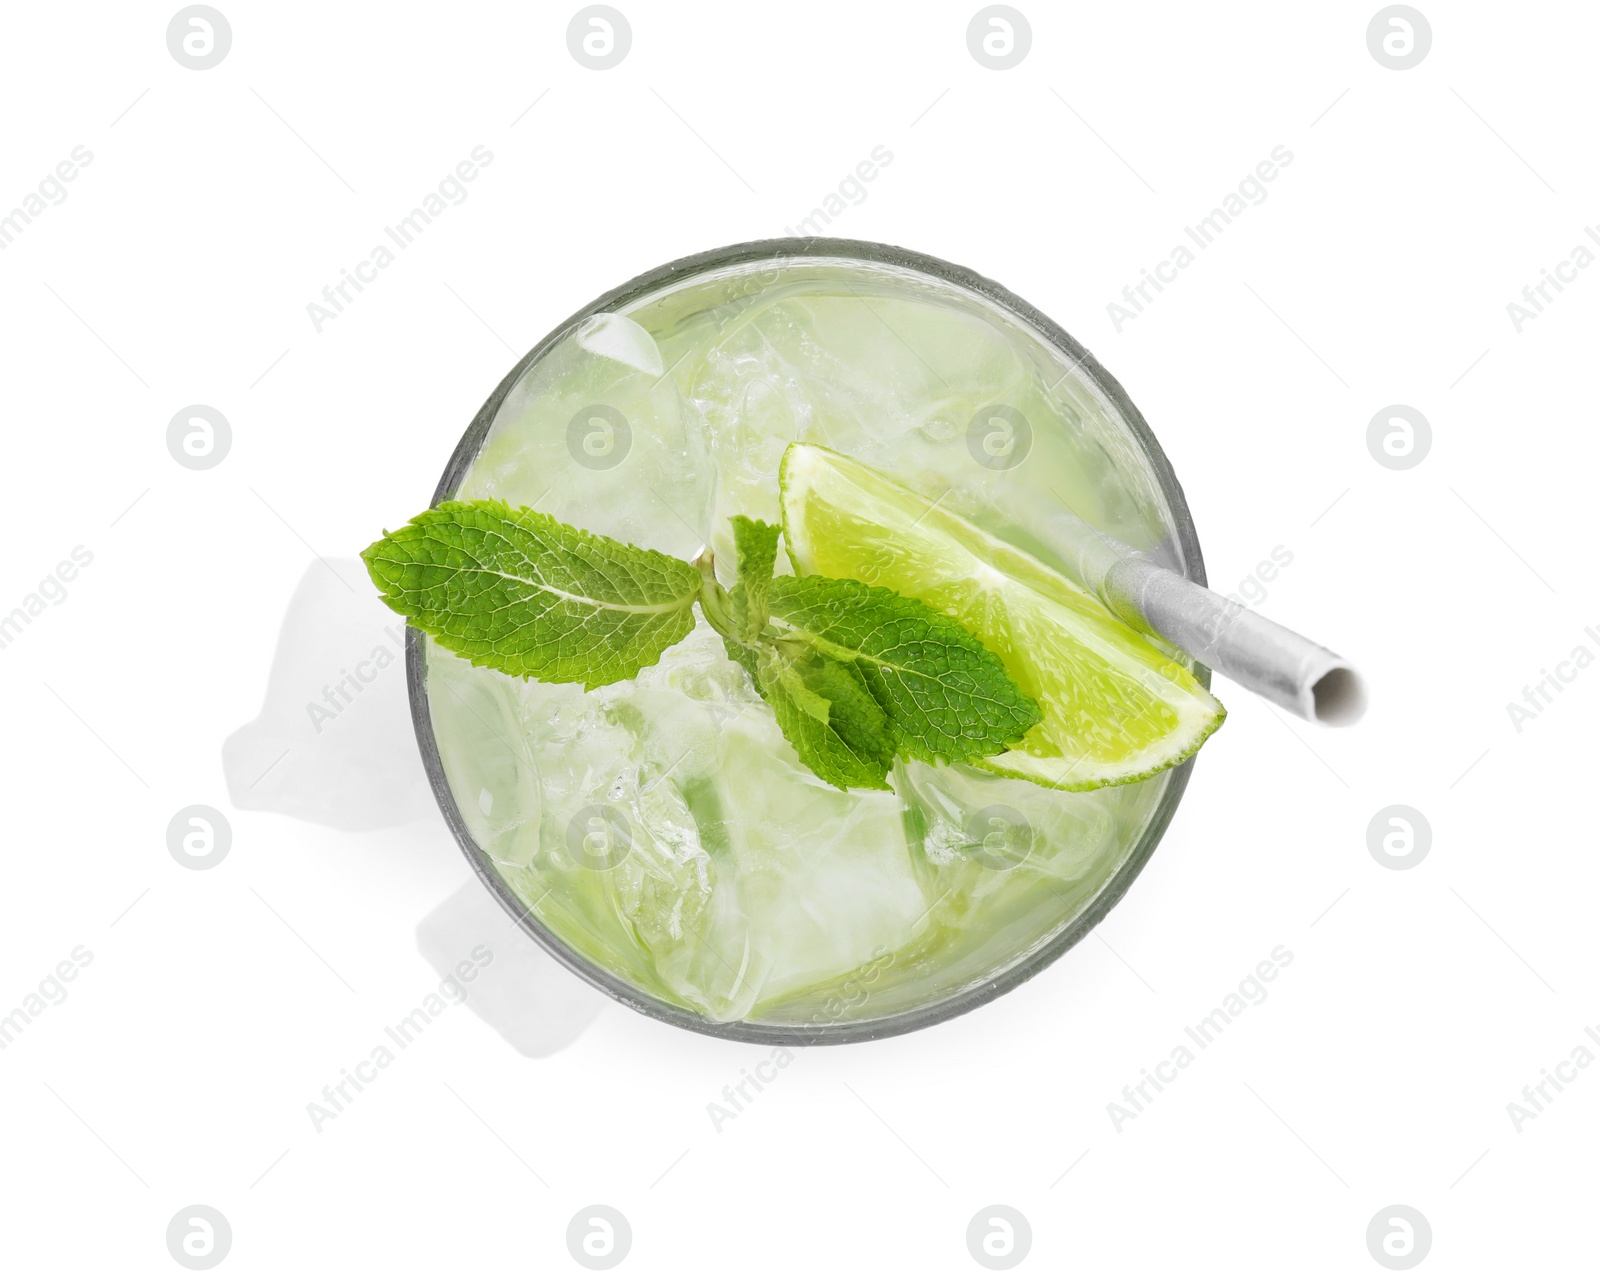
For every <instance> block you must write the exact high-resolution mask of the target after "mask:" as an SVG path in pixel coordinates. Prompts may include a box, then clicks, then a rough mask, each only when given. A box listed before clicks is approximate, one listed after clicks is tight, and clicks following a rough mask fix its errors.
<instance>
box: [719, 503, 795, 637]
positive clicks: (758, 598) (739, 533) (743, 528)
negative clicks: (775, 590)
mask: <svg viewBox="0 0 1600 1276" xmlns="http://www.w3.org/2000/svg"><path fill="white" fill-rule="evenodd" d="M732 521H733V546H734V551H735V553H736V554H737V555H738V568H739V579H738V581H737V582H736V583H735V585H734V587H733V588H732V589H731V590H730V591H729V593H728V597H729V600H730V603H731V606H732V609H733V614H734V618H735V620H736V621H737V622H738V626H739V636H740V637H741V638H743V639H745V640H746V641H747V642H748V641H751V640H753V639H754V638H756V637H757V635H759V634H760V633H761V631H762V630H763V629H765V628H766V625H767V614H768V613H767V594H768V592H769V590H770V589H771V586H772V570H773V567H774V566H775V565H776V563H777V561H778V533H779V532H781V531H782V530H783V529H782V528H781V527H779V526H778V525H777V524H776V523H762V522H759V521H758V520H756V519H753V518H746V517H745V516H744V515H743V514H735V515H734V516H733V520H732Z"/></svg>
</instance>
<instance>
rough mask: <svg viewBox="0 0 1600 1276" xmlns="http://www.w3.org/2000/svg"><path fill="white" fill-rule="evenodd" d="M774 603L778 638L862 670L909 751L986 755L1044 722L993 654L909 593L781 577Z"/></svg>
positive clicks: (942, 756) (903, 750)
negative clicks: (802, 643) (797, 642)
mask: <svg viewBox="0 0 1600 1276" xmlns="http://www.w3.org/2000/svg"><path fill="white" fill-rule="evenodd" d="M770 602H771V608H772V618H773V620H774V621H775V622H777V624H776V629H777V632H778V633H779V634H780V635H784V636H787V637H790V638H794V639H800V640H803V641H805V642H808V643H810V644H811V645H812V646H813V647H815V648H816V649H817V650H818V651H819V652H820V653H822V654H824V655H827V656H831V657H832V658H833V659H834V660H836V661H840V662H844V663H847V664H849V665H851V666H852V667H853V668H854V669H856V670H858V671H859V673H860V675H861V678H862V681H863V682H864V683H865V684H866V686H867V688H868V690H870V691H871V693H872V695H873V697H874V699H876V700H877V702H878V703H879V704H880V705H881V706H882V707H883V709H884V711H885V712H886V713H887V715H888V717H889V723H890V727H891V730H892V731H893V734H894V741H895V748H896V751H897V752H898V753H900V754H902V755H903V756H905V757H910V758H921V759H923V760H924V761H930V762H931V761H940V760H942V761H946V762H969V761H973V760H975V759H977V758H986V757H990V756H992V755H993V754H996V753H1001V752H1003V751H1005V750H1006V749H1008V748H1010V747H1011V746H1013V745H1015V744H1016V743H1017V742H1018V741H1019V740H1021V739H1022V737H1023V735H1024V734H1026V732H1027V731H1028V729H1029V728H1030V727H1032V726H1033V725H1034V724H1035V723H1037V722H1038V721H1039V720H1040V713H1039V706H1038V705H1037V704H1035V703H1034V701H1033V700H1031V699H1030V698H1029V697H1028V696H1027V695H1025V694H1024V693H1023V691H1022V689H1021V688H1020V687H1018V686H1017V684H1016V683H1015V682H1014V681H1012V679H1011V675H1010V674H1008V673H1007V672H1006V670H1005V666H1003V665H1002V664H1001V663H1000V658H999V657H998V656H996V655H995V654H994V653H993V652H991V651H990V650H989V649H988V648H987V647H985V646H984V645H983V644H982V643H981V642H980V641H979V640H978V639H977V638H976V637H975V636H974V635H973V634H972V633H970V632H969V631H968V630H967V629H966V628H965V627H964V626H962V625H961V624H959V623H958V622H956V621H954V620H952V619H951V618H950V617H948V616H944V615H941V614H940V613H939V612H937V611H935V610H934V609H933V608H931V607H929V606H928V605H927V604H926V603H924V602H921V601H919V600H917V599H915V598H906V597H904V596H903V595H901V594H897V593H895V592H894V591H893V590H891V589H883V588H880V587H879V586H876V585H867V584H863V583H862V582H861V581H858V580H834V579H830V578H828V577H824V576H779V577H777V578H776V579H774V580H773V582H772V589H771V596H770Z"/></svg>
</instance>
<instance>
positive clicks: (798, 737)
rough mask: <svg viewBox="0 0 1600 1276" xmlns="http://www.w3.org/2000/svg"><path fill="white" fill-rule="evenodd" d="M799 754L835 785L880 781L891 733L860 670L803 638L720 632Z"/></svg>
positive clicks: (890, 751) (889, 756)
mask: <svg viewBox="0 0 1600 1276" xmlns="http://www.w3.org/2000/svg"><path fill="white" fill-rule="evenodd" d="M725 641H726V643H727V647H728V654H729V655H731V656H732V657H733V658H734V659H735V660H737V661H738V662H739V663H740V664H742V665H743V666H744V667H745V668H746V669H747V670H748V671H749V673H750V679H751V681H752V682H754V683H755V686H756V690H757V691H759V692H760V693H761V698H762V699H763V700H765V701H766V702H767V703H768V704H769V705H771V706H772V712H773V716H774V717H776V718H777V720H778V727H779V729H780V730H782V732H783V734H784V738H785V739H787V740H788V741H789V743H790V744H792V745H793V746H794V751H795V752H796V753H797V754H799V756H800V761H801V762H803V763H805V765H806V766H808V767H810V768H811V769H812V770H813V771H815V772H816V773H817V775H818V776H819V777H820V778H821V779H823V780H825V781H827V782H828V783H829V784H831V785H833V786H834V787H835V788H839V789H852V788H854V789H887V788H889V787H890V786H889V781H888V778H887V777H888V774H889V766H890V764H891V763H892V762H893V761H894V749H895V742H894V734H893V732H892V731H891V730H890V729H889V719H888V716H887V715H886V714H885V713H884V711H883V708H882V706H880V705H879V704H878V702H877V701H876V700H875V699H874V698H873V696H872V694H871V692H869V691H868V690H867V686H866V683H865V681H864V680H863V679H862V677H861V674H860V672H859V671H858V670H857V669H855V668H854V667H853V666H851V665H848V664H844V663H841V662H840V661H837V660H833V659H831V658H830V657H828V656H825V655H823V654H822V653H821V652H820V651H817V650H816V649H815V648H813V647H811V646H809V645H808V644H806V643H780V644H771V643H765V642H764V643H760V644H757V645H751V644H746V643H743V642H738V641H736V640H728V639H725Z"/></svg>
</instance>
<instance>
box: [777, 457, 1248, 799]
mask: <svg viewBox="0 0 1600 1276" xmlns="http://www.w3.org/2000/svg"><path fill="white" fill-rule="evenodd" d="M779 473H780V485H781V502H782V507H783V527H784V540H785V543H786V544H787V546H788V552H789V556H790V559H791V561H792V562H793V563H794V567H795V570H796V571H798V572H801V573H804V574H817V575H822V576H834V577H848V578H850V579H854V580H861V581H865V582H866V583H868V584H871V585H882V586H885V587H886V588H889V589H893V590H895V591H896V592H898V593H901V594H906V595H908V596H910V597H913V598H920V599H921V600H922V601H923V602H925V603H927V604H929V605H930V606H932V607H936V608H938V609H939V610H940V611H943V612H944V613H946V614H947V615H950V616H953V617H954V618H956V619H957V620H959V621H960V622H961V623H962V624H963V625H965V626H966V627H967V628H968V629H970V630H971V631H972V632H973V633H975V634H976V635H977V636H978V637H979V638H980V639H982V641H983V643H984V645H985V646H987V647H988V648H989V649H990V650H991V651H993V652H994V653H995V654H996V655H997V656H999V657H1000V659H1001V661H1002V662H1003V663H1004V664H1005V667H1006V669H1007V671H1008V672H1009V673H1010V674H1011V676H1012V678H1014V679H1015V680H1016V682H1017V684H1018V685H1019V686H1020V687H1021V688H1022V689H1023V691H1025V692H1027V693H1028V694H1029V695H1030V696H1032V697H1033V698H1034V699H1035V700H1037V701H1038V703H1039V708H1040V710H1041V711H1042V712H1043V714H1044V718H1043V721H1041V722H1040V723H1039V725H1038V726H1036V727H1034V728H1033V729H1032V730H1031V731H1029V732H1028V734H1027V735H1026V736H1025V737H1024V738H1023V740H1022V742H1021V744H1020V745H1018V746H1017V747H1016V748H1013V749H1011V750H1009V751H1008V752H1006V753H1002V754H999V755H997V756H995V757H992V758H987V759H985V760H983V761H981V762H978V763H976V764H975V765H977V766H980V767H982V768H984V769H985V770H989V771H993V772H995V773H996V774H999V775H1004V776H1009V777H1011V778H1014V779H1021V780H1031V781H1033V782H1034V783H1035V784H1042V785H1045V786H1047V787H1049V788H1057V789H1070V790H1084V789H1098V788H1103V787H1104V786H1106V785H1109V784H1128V783H1131V782H1133V781H1135V780H1143V779H1145V778H1147V777H1149V776H1152V775H1154V774H1156V773H1157V772H1159V771H1163V770H1165V769H1166V768H1168V767H1171V766H1175V765H1176V764H1177V763H1179V762H1182V761H1183V760H1184V759H1185V758H1187V757H1189V756H1190V755H1191V754H1192V753H1194V751H1195V750H1196V749H1198V748H1199V747H1200V745H1201V744H1202V743H1203V742H1204V741H1205V739H1206V737H1207V736H1209V735H1210V734H1211V733H1212V732H1213V731H1215V730H1216V729H1217V727H1219V726H1220V725H1221V724H1222V720H1223V718H1224V717H1226V716H1227V714H1226V710H1224V709H1223V707H1222V705H1221V704H1220V703H1219V702H1218V701H1217V700H1216V698H1215V697H1214V696H1212V695H1211V693H1210V692H1209V691H1207V690H1206V689H1205V688H1204V687H1203V686H1201V685H1200V683H1199V682H1198V681H1197V680H1196V679H1195V677H1194V675H1193V674H1192V673H1190V672H1189V670H1188V669H1187V668H1185V667H1184V666H1183V665H1182V664H1179V663H1178V662H1177V661H1175V660H1173V659H1172V658H1171V657H1170V656H1168V655H1167V654H1166V653H1164V652H1162V651H1161V650H1160V649H1158V648H1157V647H1156V646H1155V645H1154V644H1153V643H1151V642H1150V641H1149V639H1147V638H1146V637H1144V635H1142V634H1140V633H1138V632H1137V631H1135V630H1133V629H1131V628H1129V627H1128V626H1127V625H1125V624H1123V623H1122V621H1120V620H1118V619H1117V618H1116V617H1115V616H1114V615H1112V614H1111V612H1109V611H1108V610H1107V609H1106V608H1105V606H1104V605H1103V604H1102V603H1101V602H1100V601H1099V599H1097V598H1095V597H1094V596H1093V595H1091V594H1089V593H1087V592H1086V591H1085V590H1083V589H1082V588H1081V587H1079V586H1078V585H1076V584H1074V583H1073V582H1071V581H1069V580H1067V579H1066V578H1065V577H1063V576H1061V575H1059V574H1058V573H1056V572H1054V571H1052V570H1051V569H1050V568H1048V567H1046V566H1045V565H1044V564H1043V563H1041V562H1040V561H1039V560H1038V559H1036V558H1034V557H1033V556H1031V555H1029V554H1026V553H1024V552H1022V551H1021V550H1019V549H1017V548H1015V547H1014V546H1011V545H1008V544H1006V543H1005V542H1004V541H1001V540H997V539H996V538H995V537H993V536H991V535H989V534H988V533H987V532H985V531H983V530H982V529H981V528H978V527H976V526H975V525H973V524H972V523H970V522H968V521H967V520H966V519H964V518H962V517H961V516H960V515H958V514H954V513H952V512H950V511H949V510H947V509H943V508H941V507H940V505H939V503H938V502H936V501H934V500H932V499H930V498H928V497H926V496H923V495H921V494H920V493H918V492H915V491H913V490H912V489H910V488H908V487H905V486H903V485H901V484H900V483H897V482H895V481H894V480H893V479H891V478H889V477H887V476H886V475H884V474H882V473H881V472H879V471H877V470H874V469H872V468H871V467H870V466H867V465H863V464H862V463H861V462H859V461H855V460H852V459H850V458H849V457H846V456H843V455H841V454H839V453H837V452H834V451H832V450H830V449H828V448H823V447H818V446H815V445H812V444H805V443H795V444H791V445H790V447H789V448H788V450H787V451H786V452H785V453H784V457H783V463H782V466H781V468H780V472H779Z"/></svg>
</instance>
